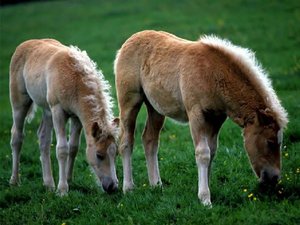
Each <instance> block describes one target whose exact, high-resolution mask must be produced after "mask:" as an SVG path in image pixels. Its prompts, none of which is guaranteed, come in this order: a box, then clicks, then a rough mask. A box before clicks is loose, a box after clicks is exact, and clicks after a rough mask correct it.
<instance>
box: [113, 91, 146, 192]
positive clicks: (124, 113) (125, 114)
mask: <svg viewBox="0 0 300 225" xmlns="http://www.w3.org/2000/svg"><path fill="white" fill-rule="evenodd" d="M142 101H143V100H142V96H141V95H140V93H135V94H131V95H130V98H128V97H126V95H119V106H120V128H121V135H120V144H119V152H120V154H121V156H122V163H123V192H126V191H130V190H131V189H133V186H134V184H133V178H132V163H131V154H132V149H133V144H134V132H135V124H136V117H137V115H138V112H139V110H140V108H141V105H142Z"/></svg>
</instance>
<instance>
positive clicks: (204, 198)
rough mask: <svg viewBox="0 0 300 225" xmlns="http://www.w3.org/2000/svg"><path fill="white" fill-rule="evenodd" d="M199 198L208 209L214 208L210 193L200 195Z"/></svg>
mask: <svg viewBox="0 0 300 225" xmlns="http://www.w3.org/2000/svg"><path fill="white" fill-rule="evenodd" d="M198 198H199V200H200V201H201V203H202V204H203V205H204V206H206V207H208V208H211V207H212V205H211V201H210V193H209V192H208V193H199V194H198Z"/></svg>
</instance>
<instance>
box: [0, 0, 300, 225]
mask: <svg viewBox="0 0 300 225" xmlns="http://www.w3.org/2000/svg"><path fill="white" fill-rule="evenodd" d="M299 24H300V3H299V1H297V0H294V1H293V0H290V1H288V0H285V1H258V0H253V1H252V0H251V1H250V0H247V1H242V0H224V1H209V0H202V1H196V0H191V1H171V0H167V1H158V0H154V1H149V0H140V1H129V0H124V1H121V0H110V1H83V0H82V1H48V2H35V3H34V2H31V3H26V4H19V5H11V6H5V7H2V8H0V116H1V117H0V119H1V123H0V162H1V163H0V191H1V192H0V224H1V225H6V224H222V225H223V224H257V225H259V224H263V225H266V224H270V225H271V224H272V225H275V224H300V154H299V150H300V118H299V112H300V101H299V99H298V98H299V95H300V88H299V86H300V26H299ZM144 29H155V30H165V31H168V32H171V33H174V34H176V35H178V36H180V37H183V38H187V39H191V40H196V39H197V38H198V37H199V35H201V34H212V33H213V34H217V35H219V36H221V37H224V38H228V39H230V40H231V41H232V42H233V43H235V44H238V45H241V46H245V47H249V48H251V49H253V50H254V51H255V52H256V56H257V58H258V59H259V60H260V61H261V62H262V64H263V65H264V67H265V68H266V70H267V71H268V72H269V73H270V77H271V79H272V80H273V85H274V88H275V90H276V92H277V94H278V96H279V98H280V99H281V100H282V104H283V106H284V107H285V108H286V109H287V111H288V113H289V119H290V123H289V125H288V129H287V130H286V131H285V135H284V143H283V149H282V156H283V157H282V164H283V169H282V180H281V183H280V185H279V186H278V187H277V188H276V190H274V191H268V192H262V191H261V190H260V189H259V188H258V184H257V178H256V177H255V176H254V174H253V172H252V170H251V168H250V164H249V163H248V159H247V156H246V154H245V151H244V149H243V142H242V137H241V130H240V128H239V127H238V126H237V125H235V124H234V123H233V122H231V121H229V120H227V121H226V123H225V124H224V125H223V127H222V131H221V135H220V142H219V143H220V145H219V149H218V154H217V156H216V158H215V160H214V163H213V168H212V177H211V183H210V189H211V193H212V203H213V207H212V208H211V209H208V208H205V207H203V206H202V205H201V204H200V202H199V200H198V198H197V169H196V164H195V159H194V149H193V144H192V139H191V137H190V133H189V128H188V127H187V126H180V125H178V124H175V123H173V122H172V121H170V120H167V121H166V124H165V127H164V129H163V132H162V135H161V142H160V143H161V144H160V152H159V164H160V171H161V177H162V181H163V188H162V189H160V188H155V189H153V188H150V187H149V185H148V178H147V171H146V164H145V157H144V153H143V149H142V144H141V140H140V136H141V132H142V130H143V126H144V120H145V110H144V109H143V110H142V111H141V113H140V115H139V118H138V122H137V132H136V145H135V148H134V156H133V167H134V168H133V170H134V181H135V184H136V188H135V190H134V191H133V192H132V193H129V194H126V195H123V194H122V193H121V191H119V192H118V193H116V194H113V195H107V194H105V193H102V191H101V190H100V189H99V187H98V186H97V185H96V183H95V179H94V177H93V175H92V173H91V171H90V169H89V167H88V164H87V162H86V160H85V153H84V149H85V142H84V140H82V145H81V149H80V152H79V154H78V157H77V160H76V164H75V179H74V182H73V183H72V184H71V185H70V192H69V195H68V196H67V197H63V198H60V197H58V196H56V195H55V193H51V192H47V191H46V190H45V189H44V187H43V185H42V175H41V166H40V161H39V150H38V144H37V137H36V130H37V128H38V122H39V118H40V116H41V112H40V111H38V113H37V115H36V118H35V119H34V120H33V122H32V123H30V124H27V125H26V130H25V134H26V138H25V141H24V145H23V151H22V156H21V170H20V175H21V181H22V184H21V186H20V187H10V186H9V184H8V181H9V178H10V173H11V150H10V145H9V141H10V129H11V124H12V118H11V108H10V104H9V95H8V92H9V86H8V69H9V62H10V58H11V56H12V54H13V52H14V49H15V47H16V46H17V45H18V44H19V43H21V42H22V41H24V40H27V39H32V38H48V37H49V38H55V39H58V40H59V41H61V42H62V43H65V44H67V45H70V44H72V45H77V46H79V47H80V48H81V49H85V50H86V51H87V52H88V53H89V55H90V57H91V58H92V59H93V60H95V61H96V62H97V64H98V65H99V67H101V69H102V71H103V73H104V74H105V76H106V78H107V80H109V82H110V84H111V85H112V93H113V96H114V98H115V90H114V75H113V60H114V57H115V53H116V51H117V50H118V49H119V48H120V46H121V44H122V43H123V42H124V41H125V40H126V39H127V38H128V37H129V36H130V35H131V34H133V33H135V32H137V31H140V30H144ZM114 112H115V115H117V114H118V109H117V107H115V109H114ZM54 146H55V143H54V144H53V146H52V166H53V172H54V176H55V180H56V181H57V178H58V166H57V162H56V158H55V147H54ZM117 174H118V178H119V180H120V182H121V181H122V165H121V160H120V158H118V159H117ZM121 184H122V183H121Z"/></svg>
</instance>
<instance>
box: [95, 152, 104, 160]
mask: <svg viewBox="0 0 300 225" xmlns="http://www.w3.org/2000/svg"><path fill="white" fill-rule="evenodd" d="M96 156H97V159H99V160H100V161H102V160H104V159H105V156H104V155H103V154H101V153H96Z"/></svg>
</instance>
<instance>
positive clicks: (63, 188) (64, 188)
mask: <svg viewBox="0 0 300 225" xmlns="http://www.w3.org/2000/svg"><path fill="white" fill-rule="evenodd" d="M68 191H69V186H68V185H58V187H57V195H58V196H61V197H62V196H67V195H68Z"/></svg>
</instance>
